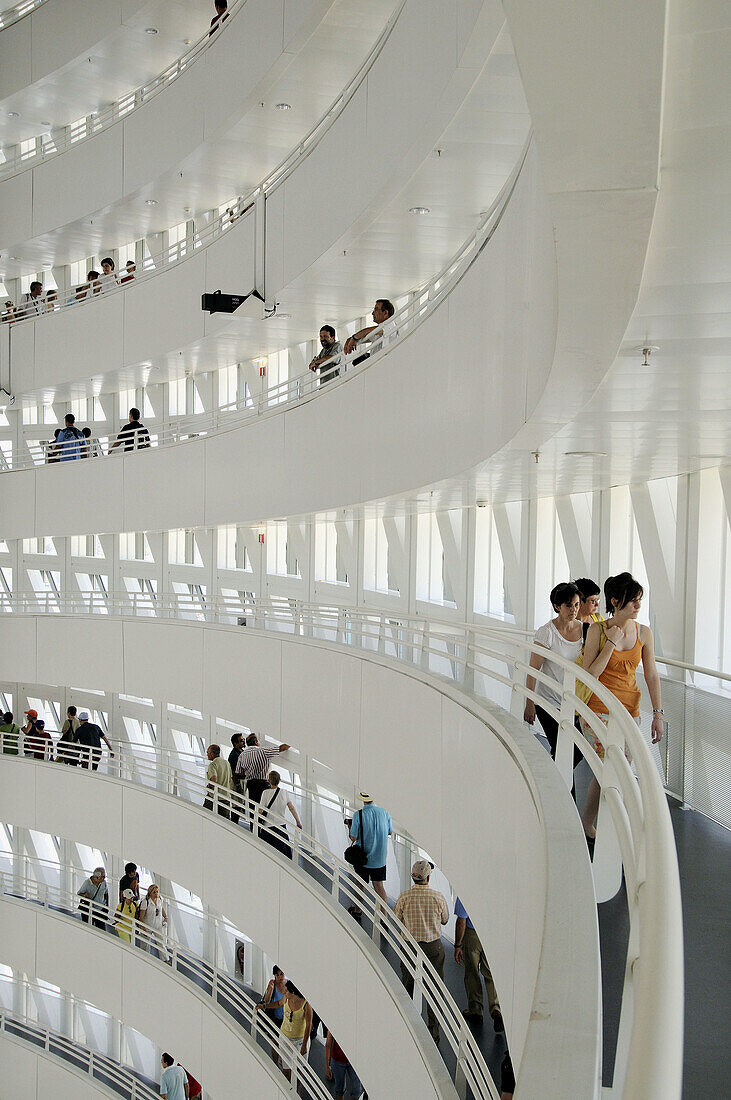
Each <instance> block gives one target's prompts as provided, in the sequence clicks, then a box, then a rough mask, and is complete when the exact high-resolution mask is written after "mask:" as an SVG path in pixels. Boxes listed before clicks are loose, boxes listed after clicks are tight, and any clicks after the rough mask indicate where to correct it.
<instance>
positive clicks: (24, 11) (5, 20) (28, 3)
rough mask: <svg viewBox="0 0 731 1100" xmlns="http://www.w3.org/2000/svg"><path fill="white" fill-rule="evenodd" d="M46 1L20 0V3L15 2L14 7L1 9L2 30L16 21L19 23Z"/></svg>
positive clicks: (0, 23)
mask: <svg viewBox="0 0 731 1100" xmlns="http://www.w3.org/2000/svg"><path fill="white" fill-rule="evenodd" d="M45 2H46V0H20V3H19V4H13V5H12V7H9V8H5V10H4V11H0V30H2V31H4V30H5V29H6V27H12V26H13V24H14V23H19V22H20V20H21V19H25V17H26V15H30V14H31V13H32V12H34V11H35V10H36V8H40V6H41V4H45Z"/></svg>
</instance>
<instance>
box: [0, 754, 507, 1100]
mask: <svg viewBox="0 0 731 1100" xmlns="http://www.w3.org/2000/svg"><path fill="white" fill-rule="evenodd" d="M21 736H22V735H21ZM16 746H17V741H16V737H15V735H12V736H9V735H8V734H4V733H3V734H0V758H2V757H3V756H4V755H5V750H6V748H7V747H11V748H15V747H16ZM17 747H18V749H19V756H20V757H24V759H25V760H33V759H34V758H33V757H32V756H24V753H25V751H26V749H27V750H28V751H29V752H32V751H33V750H34V747H35V740H34V739H33V738H32V737H31V738H25V741H24V742H21V744H20V745H19V746H17ZM88 751H89V755H90V756H91V755H92V754H93V753H94V752H95V751H96V750H88ZM105 772H106V774H108V775H111V776H112V777H114V778H118V779H120V780H122V781H124V782H129V783H134V784H136V785H139V786H143V787H145V788H148V789H149V788H152V789H153V790H155V791H156V792H157V793H158V794H162V795H164V796H166V797H173V798H182V799H183V800H184V801H186V802H191V803H193V804H194V805H196V806H198V807H200V806H201V805H204V804H206V806H205V808H206V809H210V811H211V813H212V814H213V815H214V820H215V821H216V822H217V823H219V824H220V825H222V827H227V828H234V829H236V832H237V835H239V836H241V837H243V838H244V839H248V841H249V842H251V843H256V842H258V841H259V838H260V836H261V834H262V833H264V834H268V833H269V832H270V830H271V831H274V830H279V829H284V830H286V831H287V835H288V838H289V840H288V843H289V845H290V847H291V850H292V856H293V858H292V859H291V860H290V859H288V858H286V856H284V855H282V854H281V853H280V852H279V851H276V850H275V849H274V848H273V847H272V846H271V845H269V844H267V843H265V842H264V841H262V842H261V850H262V852H263V853H264V854H265V855H266V856H267V857H268V858H270V859H272V860H274V861H275V862H276V863H277V864H278V865H279V866H280V867H284V868H285V869H286V870H288V871H289V872H290V873H294V874H297V875H299V874H300V873H301V872H302V871H304V872H306V873H307V874H308V876H310V877H312V878H314V879H315V880H316V881H319V882H320V883H321V884H322V880H324V882H325V889H324V890H323V892H322V893H320V894H319V895H318V896H320V898H321V900H322V901H323V902H324V900H325V897H327V899H328V902H327V903H328V904H330V905H332V906H333V907H334V908H335V909H336V910H337V911H338V912H339V911H340V909H341V907H342V905H345V906H346V907H347V906H355V907H356V908H358V909H360V910H361V911H362V913H363V914H364V916H365V919H366V920H367V921H368V922H369V923H370V924H371V928H372V932H371V938H372V940H373V943H374V944H375V946H376V957H380V958H381V959H382V961H383V962H385V963H387V965H388V966H390V967H393V966H395V964H399V965H401V966H403V967H404V968H405V969H406V970H407V972H408V973H409V974H410V975H411V977H412V978H413V979H414V993H413V999H414V1001H415V1003H416V1005H417V1006H419V1005H420V1004H421V1003H422V1000H423V1001H425V1002H426V1003H427V1004H428V1005H429V1006H430V1007H431V1008H432V1010H433V1011H434V1014H435V1016H436V1018H437V1020H438V1022H439V1025H440V1027H441V1030H442V1033H443V1035H444V1036H445V1038H446V1040H447V1045H448V1047H449V1050H450V1051H451V1053H452V1054H453V1055H454V1059H455V1062H454V1066H453V1067H452V1068H451V1069H450V1071H449V1072H450V1074H451V1076H452V1078H453V1080H454V1083H455V1087H456V1089H457V1092H458V1095H460V1096H464V1095H465V1093H464V1088H465V1085H467V1086H469V1088H470V1089H471V1091H472V1094H473V1095H474V1096H475V1097H476V1098H490V1100H497V1092H496V1088H495V1084H494V1082H493V1080H492V1077H491V1075H490V1071H489V1069H488V1067H487V1065H486V1063H485V1061H484V1058H483V1055H482V1053H481V1051H480V1049H479V1047H478V1046H477V1043H476V1041H475V1038H474V1036H473V1034H472V1031H471V1030H470V1028H469V1026H468V1024H467V1022H466V1021H465V1019H464V1017H463V1015H462V1012H461V1011H460V1010H459V1008H458V1007H457V1005H456V1004H455V1002H454V1000H453V998H452V996H451V994H450V993H449V991H448V990H447V988H446V986H445V985H444V983H443V982H442V979H441V978H440V977H439V975H438V974H437V972H436V970H435V969H434V967H433V966H432V964H431V963H430V962H429V960H428V958H427V957H426V955H425V954H424V952H423V950H422V948H421V947H420V946H419V944H418V943H417V941H416V940H415V939H414V937H413V936H412V935H411V934H410V933H409V931H408V930H407V929H406V928H405V926H404V925H403V924H402V923H401V922H400V921H399V920H398V918H397V917H396V916H395V915H394V914H393V912H392V911H391V910H390V909H389V908H388V907H387V906H385V905H384V904H383V902H382V901H381V899H380V898H379V897H378V895H377V894H376V893H375V891H374V890H373V889H372V888H371V887H370V886H365V884H364V883H363V880H362V879H361V878H360V877H359V876H358V875H357V873H356V872H355V871H354V870H353V868H352V867H351V866H350V865H349V864H347V863H345V862H344V861H343V860H341V859H339V858H338V857H337V856H335V855H334V854H333V853H332V851H331V850H330V849H329V848H327V847H326V846H325V845H324V844H321V843H320V842H319V841H318V840H316V839H315V838H314V837H312V836H310V835H309V834H308V833H306V832H305V831H304V830H302V829H297V828H295V827H294V826H293V825H292V823H291V822H290V821H287V820H286V819H285V818H284V817H283V816H282V815H280V814H278V813H276V812H275V811H273V810H267V812H266V823H264V822H262V820H261V818H260V817H259V814H260V807H259V804H258V803H257V802H255V801H252V800H251V799H249V798H248V797H247V796H246V795H242V794H239V793H238V792H236V791H231V790H224V789H223V788H221V787H219V786H218V785H217V784H209V783H208V781H207V780H206V779H205V778H200V777H198V776H196V775H192V774H191V773H190V772H187V771H184V770H183V769H182V768H179V767H173V766H170V765H167V764H165V763H164V762H163V761H162V760H161V759H159V758H158V755H157V754H155V755H154V756H153V758H152V759H147V760H146V759H144V758H141V757H140V758H138V757H127V756H123V755H119V756H115V757H114V758H113V759H108V760H106V761H105ZM234 819H236V821H234ZM231 821H234V823H233V825H232V824H231ZM237 821H243V822H245V823H246V822H253V827H254V830H255V832H256V833H257V836H256V839H254V837H253V836H252V835H250V834H249V833H248V832H247V830H246V829H240V828H238V826H237ZM275 835H276V834H275ZM346 927H347V928H348V929H349V931H350V934H351V935H352V936H353V938H356V939H358V938H359V937H360V936H362V935H365V933H364V932H362V931H360V930H359V929H358V925H357V924H356V923H355V922H352V923H351V922H350V921H348V922H347V923H346Z"/></svg>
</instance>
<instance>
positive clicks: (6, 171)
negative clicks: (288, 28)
mask: <svg viewBox="0 0 731 1100" xmlns="http://www.w3.org/2000/svg"><path fill="white" fill-rule="evenodd" d="M245 5H246V0H233V3H232V4H231V5H230V7H229V9H228V10H229V17H228V19H226V20H225V21H224V22H223V23H219V25H218V27H217V28H216V30H215V31H214V32H212V30H211V28H210V27H206V30H205V32H204V33H203V34H202V35H201V36H200V38H197V39H196V40H195V42H194V43H193V45H192V46H189V47H188V49H187V50H186V51H185V53H183V54H181V55H180V57H178V58H177V59H176V60H175V61H173V62H172V64H170V65H168V66H167V68H166V69H163V71H162V72H161V73H158V75H157V76H154V77H153V78H152V79H151V80H149V81H147V83H146V84H143V85H141V86H140V87H139V88H136V89H135V90H134V91H132V92H128V93H127V94H126V95H124V96H122V97H121V99H118V100H117V101H116V102H115V103H110V104H109V106H108V107H103V108H102V109H101V110H99V111H92V112H91V113H90V114H88V115H86V116H85V117H84V118H80V119H77V120H76V122H72V123H70V125H68V126H64V127H63V128H59V129H58V130H53V131H52V133H51V132H50V131H49V132H48V133H46V134H42V135H40V142H41V144H40V148H36V149H35V150H31V151H30V152H29V153H26V154H24V153H21V151H20V146H13V147H11V148H10V149H8V148H7V147H6V149H5V155H6V159H5V161H4V162H3V163H2V164H0V180H3V179H7V178H9V177H10V176H14V175H17V173H18V172H24V171H26V169H28V168H35V166H36V165H37V164H40V163H41V162H42V161H46V160H50V159H51V158H52V157H56V156H58V155H59V154H61V153H65V152H66V150H67V149H71V148H72V147H73V146H74V145H78V144H79V143H80V142H82V141H87V140H88V139H89V138H91V137H94V135H95V134H98V133H100V132H101V131H102V130H106V129H108V128H109V127H110V126H113V125H114V123H115V122H119V121H120V119H123V118H127V117H128V116H129V115H130V114H132V112H133V111H137V110H139V108H140V107H142V106H143V105H144V104H146V103H149V101H150V100H151V99H153V98H154V97H155V96H157V95H159V94H160V92H161V91H162V90H163V89H164V88H167V87H169V86H170V85H171V84H172V83H173V81H175V80H177V79H178V77H179V76H180V75H181V74H182V73H184V72H185V70H186V69H188V68H190V66H191V65H193V64H194V62H196V61H197V60H198V58H199V57H200V56H201V54H203V53H204V52H205V51H206V49H207V48H208V45H209V43H211V42H213V41H216V40H217V36H218V34H220V32H221V31H224V30H225V29H226V24H227V23H229V21H230V20H231V19H233V18H234V17H235V16H236V15H238V13H239V12H240V11H241V10H242V9H243V8H244V6H245ZM23 6H24V5H22V4H19V5H18V7H23ZM26 6H27V7H28V10H29V11H30V10H31V5H30V3H29V4H28V5H26ZM33 6H37V4H36V5H33ZM27 14H28V12H27V11H25V12H23V15H27ZM20 18H22V16H20ZM8 154H9V155H8Z"/></svg>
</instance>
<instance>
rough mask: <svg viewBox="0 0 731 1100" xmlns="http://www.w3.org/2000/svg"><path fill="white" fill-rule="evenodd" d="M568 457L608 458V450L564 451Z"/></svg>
mask: <svg viewBox="0 0 731 1100" xmlns="http://www.w3.org/2000/svg"><path fill="white" fill-rule="evenodd" d="M564 454H565V455H566V457H567V458H606V457H607V452H606V451H564Z"/></svg>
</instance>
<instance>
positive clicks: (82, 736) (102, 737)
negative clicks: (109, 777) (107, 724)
mask: <svg viewBox="0 0 731 1100" xmlns="http://www.w3.org/2000/svg"><path fill="white" fill-rule="evenodd" d="M76 741H77V744H78V745H79V746H80V749H79V756H80V758H81V766H82V768H88V767H89V765H90V764H91V770H92V771H94V772H95V771H96V770H97V768H98V767H99V761H100V760H101V758H102V741H104V742H105V743H106V746H107V748H108V749H109V755H110V756H114V750H113V749H112V746H111V745H110V744H109V741H108V740H107V737H106V734H105V733H104V731H103V730H102V728H101V726H97V724H96V722H90V721H89V712H88V710H82V711H81V713H80V714H79V728H78V729H77V731H76Z"/></svg>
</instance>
